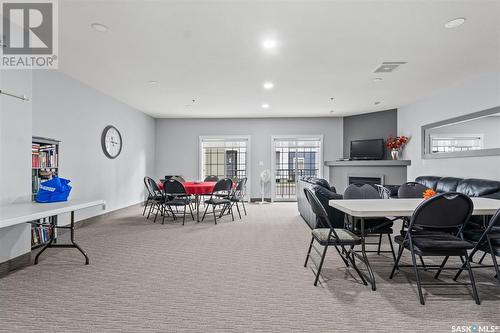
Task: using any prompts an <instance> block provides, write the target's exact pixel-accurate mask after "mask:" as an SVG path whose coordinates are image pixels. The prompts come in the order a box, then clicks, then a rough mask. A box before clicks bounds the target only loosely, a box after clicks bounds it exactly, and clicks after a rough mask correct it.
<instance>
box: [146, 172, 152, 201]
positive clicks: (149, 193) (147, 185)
mask: <svg viewBox="0 0 500 333" xmlns="http://www.w3.org/2000/svg"><path fill="white" fill-rule="evenodd" d="M144 186H146V191H148V195H149V196H150V197H151V196H153V192H152V191H153V190H152V189H151V186H150V185H149V177H148V176H146V177H144Z"/></svg>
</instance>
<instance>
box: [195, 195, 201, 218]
mask: <svg viewBox="0 0 500 333" xmlns="http://www.w3.org/2000/svg"><path fill="white" fill-rule="evenodd" d="M194 204H195V205H196V222H200V195H199V194H195V195H194Z"/></svg>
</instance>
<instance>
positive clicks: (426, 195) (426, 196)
mask: <svg viewBox="0 0 500 333" xmlns="http://www.w3.org/2000/svg"><path fill="white" fill-rule="evenodd" d="M436 194H437V192H436V191H434V190H433V189H432V188H428V189H427V190H425V192H424V193H422V196H423V198H424V199H426V200H427V199H429V198H432V197H433V196H435V195H436Z"/></svg>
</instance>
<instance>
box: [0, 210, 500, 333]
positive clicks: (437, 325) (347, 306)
mask: <svg viewBox="0 0 500 333" xmlns="http://www.w3.org/2000/svg"><path fill="white" fill-rule="evenodd" d="M248 210H249V215H248V216H247V217H244V218H243V220H236V222H231V220H230V218H225V221H224V222H221V223H220V224H218V225H214V224H213V223H211V222H203V223H200V224H196V223H194V222H192V221H190V222H188V223H187V224H186V225H185V226H181V225H179V223H172V222H169V223H168V224H165V225H161V224H158V223H157V224H153V223H152V221H146V220H145V219H144V218H143V217H142V216H141V213H142V210H141V209H140V207H133V208H129V209H126V210H123V211H121V212H120V213H119V214H115V215H114V216H113V217H112V218H106V219H100V220H97V221H96V222H94V223H92V224H90V225H87V226H85V227H83V228H80V229H78V230H77V234H76V237H77V241H78V242H79V243H80V245H81V246H82V247H83V248H84V249H86V251H87V252H88V254H89V256H90V259H91V264H90V265H89V266H85V265H83V260H82V259H83V257H81V255H80V254H79V253H78V252H77V251H76V250H74V249H63V250H61V249H48V250H47V252H46V254H44V255H43V256H42V258H41V260H40V263H39V265H37V266H30V267H27V268H25V269H22V270H19V271H17V272H14V273H12V274H10V275H8V276H6V277H4V278H2V279H0V331H6V332H26V331H40V330H45V331H49V332H69V331H81V332H102V331H116V332H124V331H125V332H140V331H162V332H182V331H191V332H224V331H227V332H233V331H236V332H250V331H264V332H291V331H308V332H363V331H370V332H373V331H380V332H402V331H413V332H451V331H452V326H457V325H459V326H462V325H466V326H469V325H472V324H477V325H488V326H489V325H500V314H499V309H500V285H499V284H498V283H495V280H494V279H493V274H492V270H490V269H486V270H482V271H476V277H477V280H478V284H479V293H480V297H481V300H482V305H480V306H477V305H475V303H474V301H473V300H472V298H471V295H470V294H471V292H470V290H469V289H467V288H466V287H453V288H432V289H427V291H426V299H427V305H426V306H421V305H420V304H419V301H418V298H417V294H416V289H415V284H414V283H413V284H409V283H408V281H409V280H411V281H412V282H413V281H414V277H413V274H412V273H411V270H409V269H406V272H407V273H403V272H400V273H399V274H398V275H396V277H395V278H394V280H388V275H389V272H390V269H391V268H392V259H391V258H390V257H388V256H377V255H376V254H369V258H370V260H371V263H372V266H373V268H374V270H375V272H376V277H377V282H378V289H377V291H375V292H373V291H371V289H370V288H369V287H366V286H364V285H362V284H361V283H359V282H358V281H356V280H355V279H354V278H353V277H352V276H351V275H350V274H349V271H348V270H347V269H346V268H344V266H343V265H341V262H340V259H338V257H337V256H336V255H335V254H336V253H334V251H331V252H330V255H329V256H328V259H327V261H326V263H325V268H324V276H325V279H326V280H327V281H324V282H323V283H322V285H321V286H318V287H314V286H313V273H312V271H311V269H310V268H304V267H303V261H304V258H305V252H306V250H307V245H308V242H309V240H310V238H309V237H310V236H309V235H310V230H309V228H308V227H307V226H306V224H305V223H304V222H303V221H302V218H301V217H300V216H299V215H298V213H297V209H296V205H295V204H293V203H283V204H272V205H265V206H259V205H249V207H248ZM405 260H406V261H407V262H408V256H405ZM450 274H451V273H450ZM464 279H465V275H464ZM499 330H500V328H499V329H498V330H497V331H499Z"/></svg>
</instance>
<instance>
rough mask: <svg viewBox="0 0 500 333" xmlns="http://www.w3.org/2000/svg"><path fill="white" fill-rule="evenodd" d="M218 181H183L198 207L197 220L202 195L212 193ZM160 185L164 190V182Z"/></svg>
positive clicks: (197, 218) (198, 219) (198, 218)
mask: <svg viewBox="0 0 500 333" xmlns="http://www.w3.org/2000/svg"><path fill="white" fill-rule="evenodd" d="M215 183H216V182H183V183H182V185H184V188H185V189H186V193H187V194H189V195H193V196H194V204H195V208H196V220H197V221H198V222H199V221H200V196H202V195H210V194H212V192H213V191H214V186H215ZM158 186H159V187H160V189H161V190H163V183H159V184H158Z"/></svg>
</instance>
